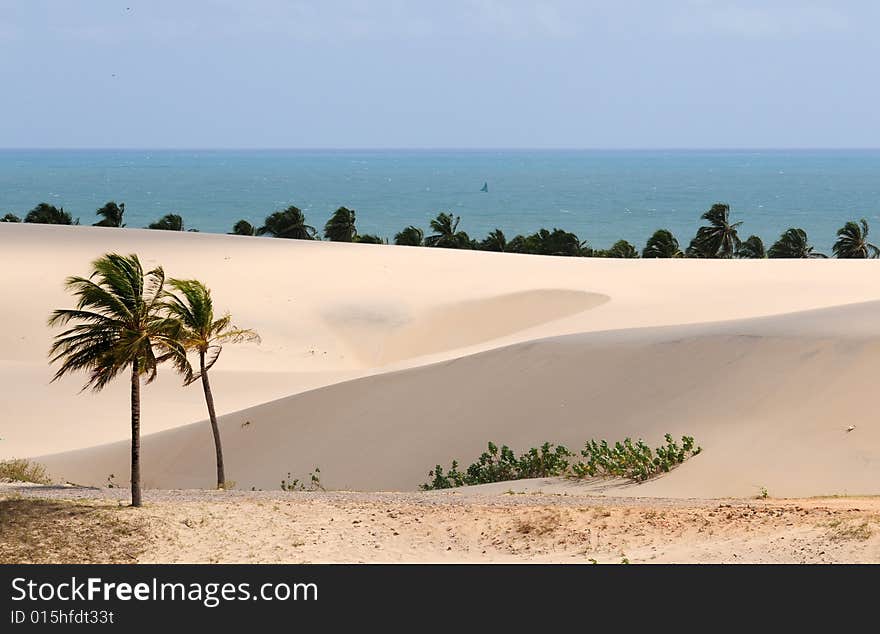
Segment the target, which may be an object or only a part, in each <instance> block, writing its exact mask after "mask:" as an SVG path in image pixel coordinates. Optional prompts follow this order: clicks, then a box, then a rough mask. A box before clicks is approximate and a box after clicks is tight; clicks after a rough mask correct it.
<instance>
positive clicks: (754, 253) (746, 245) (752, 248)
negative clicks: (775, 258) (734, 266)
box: [736, 236, 767, 260]
mask: <svg viewBox="0 0 880 634" xmlns="http://www.w3.org/2000/svg"><path fill="white" fill-rule="evenodd" d="M736 257H738V258H743V259H748V260H761V259H763V258H766V257H767V252H766V251H765V249H764V241H763V240H761V237H760V236H749V237H748V238H746V239H745V240H743V241H742V242H741V243H740V245H739V246H738V247H737V248H736Z"/></svg>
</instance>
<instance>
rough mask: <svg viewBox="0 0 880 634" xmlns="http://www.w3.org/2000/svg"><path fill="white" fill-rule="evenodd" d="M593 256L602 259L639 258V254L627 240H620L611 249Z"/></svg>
mask: <svg viewBox="0 0 880 634" xmlns="http://www.w3.org/2000/svg"><path fill="white" fill-rule="evenodd" d="M593 255H594V256H595V257H600V258H637V257H639V252H638V250H637V249H636V248H635V247H634V246H633V245H632V244H630V243H629V242H627V241H626V240H618V241H617V242H615V243H614V244H612V245H611V247H610V248H608V249H602V250H600V251H596V252H595V253H593Z"/></svg>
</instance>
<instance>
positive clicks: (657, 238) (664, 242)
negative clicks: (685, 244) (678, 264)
mask: <svg viewBox="0 0 880 634" xmlns="http://www.w3.org/2000/svg"><path fill="white" fill-rule="evenodd" d="M682 255H684V254H683V253H682V252H681V247H679V245H678V240H676V239H675V236H674V235H672V232H671V231H669V230H668V229H657V231H655V232H654V234H653V235H652V236H651V237H650V238H648V242H647V244H645V248H644V249H642V257H643V258H680V257H681V256H682Z"/></svg>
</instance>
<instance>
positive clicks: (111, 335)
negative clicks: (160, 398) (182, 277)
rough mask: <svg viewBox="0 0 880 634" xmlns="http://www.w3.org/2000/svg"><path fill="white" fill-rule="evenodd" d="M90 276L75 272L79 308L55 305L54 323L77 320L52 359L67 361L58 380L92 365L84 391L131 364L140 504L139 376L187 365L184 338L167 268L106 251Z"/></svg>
mask: <svg viewBox="0 0 880 634" xmlns="http://www.w3.org/2000/svg"><path fill="white" fill-rule="evenodd" d="M92 268H93V269H94V272H93V273H92V275H91V276H89V277H87V278H86V277H78V276H77V277H69V278H67V282H66V286H67V289H68V290H70V291H71V292H72V293H73V294H74V296H76V297H77V302H76V308H73V309H64V310H56V311H55V312H53V313H52V315H51V316H50V317H49V325H50V326H65V325H67V324H69V323H74V324H75V325H74V326H72V327H70V328H68V329H67V330H65V331H64V332H62V333H61V334H59V335H57V336H56V337H55V341H54V342H53V344H52V347H51V349H50V352H49V356H50V363H55V362H56V361H58V362H61V367H60V368H59V369H58V371H57V372H56V373H55V378H53V379H52V380H53V381H56V380H58V379H60V378H61V377H62V376H64V375H66V374H69V373H71V372H76V371H81V370H84V371H87V372H88V373H89V379H88V381H87V382H86V384H85V385H84V386H83V390H85V389H87V388H91V389H92V390H93V391H95V392H98V391H100V390H102V389H103V388H104V387H105V386H106V385H107V384H108V383H110V381H112V380H113V379H114V378H116V377H117V376H118V375H119V374H120V373H121V372H123V371H125V370H126V369H130V370H131V505H132V506H140V505H141V462H140V447H141V441H140V433H141V381H142V379H144V378H145V379H146V382H147V383H150V382H151V381H153V379H155V378H156V366H158V365H159V364H160V363H162V362H163V361H172V362H173V363H174V365H175V367H176V368H177V369H178V371H181V372H186V371H188V368H189V364H188V363H187V361H186V351H185V350H184V349H183V347H182V346H181V345H180V344H179V343H178V341H179V337H180V323H179V322H178V321H176V320H173V319H169V318H167V317H165V316H164V315H162V314H161V308H162V305H163V304H162V302H163V299H164V297H165V274H164V272H163V271H162V268H161V267H157V268H155V269H153V270H152V271H149V272H147V273H146V274H144V271H143V268H142V267H141V263H140V261H139V260H138V257H137V256H136V255H128V256H122V255H118V254H116V253H108V254H107V255H105V256H103V257H100V258H98V259H97V260H95V261H94V262H93V263H92Z"/></svg>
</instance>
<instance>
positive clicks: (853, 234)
mask: <svg viewBox="0 0 880 634" xmlns="http://www.w3.org/2000/svg"><path fill="white" fill-rule="evenodd" d="M833 251H834V255H835V257H838V258H876V257H878V256H880V248H878V247H877V245H875V244H871V243H870V242H868V221H867V220H865V219H864V218H862V219H861V220H859V221H858V222H855V221H853V220H850V221H849V222H847V223H846V224H845V225H843V226H842V227H841V228H840V229H838V230H837V242H835V243H834V248H833Z"/></svg>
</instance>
